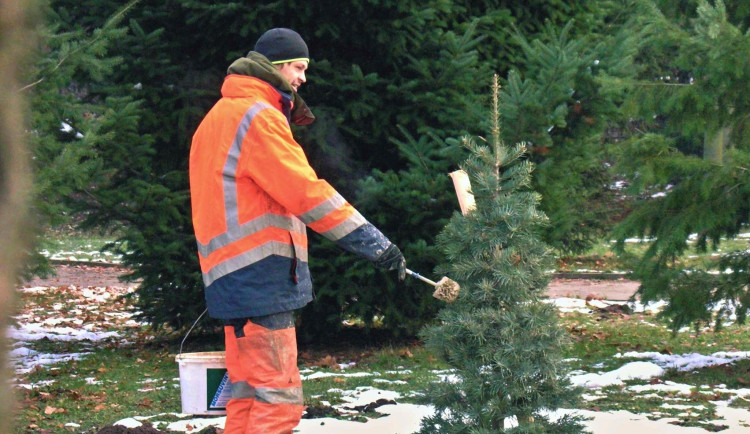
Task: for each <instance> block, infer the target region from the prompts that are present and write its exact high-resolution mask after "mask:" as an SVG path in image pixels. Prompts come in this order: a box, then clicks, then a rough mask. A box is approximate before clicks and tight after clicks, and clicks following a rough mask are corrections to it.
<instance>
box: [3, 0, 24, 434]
mask: <svg viewBox="0 0 750 434" xmlns="http://www.w3.org/2000/svg"><path fill="white" fill-rule="evenodd" d="M30 3H32V2H27V1H23V0H20V1H19V0H0V101H2V104H0V240H2V243H3V245H2V248H1V249H0V384H2V387H3V388H9V384H10V382H9V376H10V372H9V369H8V362H7V356H8V351H7V342H6V341H7V338H6V335H5V330H6V328H7V326H8V320H9V318H10V315H11V313H12V311H13V309H14V307H15V303H14V300H13V296H14V293H13V284H14V280H15V279H14V276H15V274H16V271H17V269H18V265H19V260H20V258H21V255H20V253H21V252H22V251H23V246H24V244H25V240H26V237H24V236H23V230H22V228H23V222H24V219H25V217H26V209H27V200H26V198H27V193H28V190H29V185H30V180H29V176H28V175H29V167H28V161H27V157H28V153H27V152H26V151H25V149H24V146H23V144H22V132H23V116H22V114H23V109H22V106H21V98H20V93H19V92H18V88H19V87H20V86H19V84H18V75H19V71H20V68H19V64H20V63H21V58H22V56H21V55H22V53H23V52H24V51H25V50H24V45H25V44H27V42H28V39H29V38H28V31H29V26H28V25H29V22H28V21H27V20H26V19H25V18H26V16H27V15H26V11H27V10H29V9H28V8H29V7H30V6H29V4H30ZM12 396H13V393H12V391H11V390H7V391H3V392H0V432H12V431H13V430H12V428H11V426H12V422H13V417H12V411H13V399H12Z"/></svg>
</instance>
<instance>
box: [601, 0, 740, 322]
mask: <svg viewBox="0 0 750 434" xmlns="http://www.w3.org/2000/svg"><path fill="white" fill-rule="evenodd" d="M660 3H664V6H660ZM677 3H679V5H680V8H678V9H677V10H675V5H674V4H671V3H670V2H654V1H637V2H635V6H636V7H634V8H633V10H634V12H635V13H634V15H633V20H632V22H631V23H630V24H629V25H628V26H627V27H626V28H625V31H628V32H631V33H639V36H640V38H639V40H640V41H641V44H640V45H639V47H638V48H639V51H638V56H637V62H638V64H639V66H640V69H641V74H640V77H639V80H638V81H636V82H634V83H633V85H632V86H631V92H630V94H631V98H630V100H629V104H628V106H629V107H631V108H633V109H634V110H633V112H632V114H633V117H637V118H638V119H640V121H639V125H638V128H637V130H638V131H639V132H640V133H638V134H633V135H632V136H631V137H629V139H628V140H627V141H626V142H625V143H624V146H622V155H621V158H620V164H619V167H618V168H619V169H620V171H621V173H624V174H626V176H628V178H629V179H630V180H631V190H632V191H631V193H633V194H634V195H638V197H639V198H640V200H639V202H638V203H636V204H635V206H634V209H633V211H632V212H631V213H630V214H629V215H628V216H627V218H626V219H625V220H624V221H623V222H622V224H621V225H619V227H618V228H617V230H616V233H615V236H616V238H617V239H618V241H619V247H620V249H623V246H624V240H625V239H627V238H630V237H635V236H637V237H648V238H651V239H653V241H652V242H651V244H650V246H649V249H648V250H647V251H646V252H645V253H644V254H643V255H642V257H641V258H640V261H639V263H638V265H637V267H636V269H635V270H634V272H635V275H636V278H637V279H638V280H639V281H640V282H641V287H640V290H639V295H640V298H641V300H642V301H644V302H646V301H652V300H661V299H663V300H666V301H668V306H667V307H666V308H665V309H664V310H662V312H661V315H662V316H663V317H666V318H667V319H668V320H669V321H670V326H671V327H672V329H673V330H675V331H676V330H678V329H680V328H681V327H683V326H687V325H696V326H697V325H705V324H706V323H708V322H712V321H713V322H714V323H715V324H716V326H721V323H722V321H723V320H724V319H726V318H727V316H728V315H730V314H732V313H734V314H736V317H737V319H738V321H739V322H740V323H743V322H744V320H745V317H746V315H747V312H748V309H750V294H748V291H747V285H748V280H749V273H748V270H750V254H749V253H748V252H747V251H746V250H741V251H726V250H725V251H723V252H722V253H721V256H719V257H718V260H715V261H710V262H707V263H705V264H699V265H686V263H685V262H684V261H682V260H681V259H680V258H681V256H682V255H683V254H684V253H686V252H688V251H690V250H691V249H696V250H698V251H703V252H705V251H708V250H719V249H720V247H723V246H722V243H723V241H724V240H726V239H727V238H733V237H735V236H737V235H738V234H739V233H740V232H741V231H742V230H744V229H745V228H746V227H747V225H748V223H750V209H749V207H748V203H750V171H748V167H749V166H748V164H749V163H750V117H749V116H748V113H750V61H749V60H748V59H750V28H749V23H748V21H749V20H750V10H748V6H747V3H746V2H728V3H729V4H728V6H725V4H724V2H722V1H721V0H716V1H715V2H709V1H706V0H698V1H694V0H689V1H688V0H685V1H681V2H677ZM742 5H744V6H742Z"/></svg>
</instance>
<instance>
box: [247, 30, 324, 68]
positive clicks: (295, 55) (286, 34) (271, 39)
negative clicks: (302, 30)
mask: <svg viewBox="0 0 750 434" xmlns="http://www.w3.org/2000/svg"><path fill="white" fill-rule="evenodd" d="M255 51H257V52H258V53H260V54H262V55H264V56H266V58H268V60H270V61H271V63H273V64H277V63H286V62H296V61H298V60H305V61H308V62H309V61H310V54H309V53H308V51H307V44H305V41H303V40H302V36H300V35H299V33H297V32H295V31H294V30H291V29H285V28H281V27H279V28H275V29H271V30H269V31H267V32H266V33H264V34H263V35H262V36H261V37H260V38H258V42H256V43H255Z"/></svg>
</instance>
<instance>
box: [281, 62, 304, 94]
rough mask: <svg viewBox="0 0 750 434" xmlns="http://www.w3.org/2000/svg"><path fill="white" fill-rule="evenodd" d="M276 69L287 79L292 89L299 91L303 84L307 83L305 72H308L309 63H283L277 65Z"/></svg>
mask: <svg viewBox="0 0 750 434" xmlns="http://www.w3.org/2000/svg"><path fill="white" fill-rule="evenodd" d="M275 66H276V69H278V70H279V72H280V73H281V75H282V76H283V77H284V78H286V81H288V82H289V84H291V85H292V88H293V89H294V90H295V91H297V90H298V89H299V87H300V86H301V85H302V83H304V82H306V81H307V78H305V71H307V61H305V60H298V61H296V62H289V63H282V64H280V65H275Z"/></svg>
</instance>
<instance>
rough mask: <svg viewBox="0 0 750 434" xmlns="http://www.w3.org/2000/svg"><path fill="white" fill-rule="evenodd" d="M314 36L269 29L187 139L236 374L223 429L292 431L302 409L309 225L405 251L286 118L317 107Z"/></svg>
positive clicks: (352, 243)
mask: <svg viewBox="0 0 750 434" xmlns="http://www.w3.org/2000/svg"><path fill="white" fill-rule="evenodd" d="M308 65H309V54H308V49H307V45H306V44H305V42H304V41H303V40H302V37H301V36H300V35H299V34H297V33H296V32H294V31H293V30H290V29H285V28H275V29H271V30H269V31H267V32H266V33H264V34H263V35H262V36H261V37H260V38H259V39H258V41H257V43H256V45H255V49H254V50H253V51H251V52H250V53H248V55H247V57H243V58H240V59H238V60H236V61H235V62H233V63H232V64H231V65H230V66H229V69H228V75H227V76H226V78H225V80H224V84H223V86H222V89H221V93H222V98H221V99H220V100H219V101H218V102H217V103H216V105H215V106H214V107H213V108H212V109H211V111H210V112H209V113H208V114H207V115H206V117H205V118H204V119H203V121H202V122H201V124H200V126H199V127H198V129H197V131H196V132H195V135H194V136H193V143H192V147H191V149H190V192H191V197H192V209H193V226H194V229H195V236H196V239H197V242H198V255H199V258H200V264H201V271H202V274H203V281H204V284H205V286H206V304H207V305H208V311H209V314H210V315H211V316H212V317H214V318H219V319H221V320H224V322H225V327H224V333H225V344H226V364H227V370H228V373H229V380H230V381H231V383H232V399H231V400H230V401H229V404H228V405H227V421H226V426H225V432H226V433H228V434H231V433H264V434H269V433H290V432H292V428H294V427H295V426H297V424H298V423H299V420H300V418H301V416H302V411H303V409H304V407H303V405H302V404H303V401H302V382H301V380H300V375H299V370H298V369H297V343H296V337H295V329H294V316H293V311H294V310H295V309H299V308H301V307H303V306H304V305H306V304H307V303H308V302H310V301H311V300H312V282H311V280H310V272H309V269H308V265H307V235H306V226H309V227H310V228H311V229H313V230H314V231H316V232H318V233H320V234H322V235H323V236H325V237H326V238H328V239H330V240H332V241H334V242H336V243H337V244H338V245H339V246H340V247H342V248H343V249H346V250H348V251H350V252H352V253H355V254H357V255H359V256H362V257H364V258H366V259H369V260H371V261H373V262H374V263H375V265H376V266H377V267H379V268H382V269H386V270H397V271H398V273H399V278H401V279H403V278H404V275H405V270H406V261H405V260H404V257H403V255H402V254H401V252H400V251H399V249H398V247H396V245H395V244H393V243H391V242H390V241H389V240H388V239H387V238H386V237H385V236H384V235H383V234H382V233H381V232H380V231H379V230H378V229H377V228H375V227H374V226H373V225H372V224H370V223H369V222H367V220H365V219H364V218H363V217H362V216H361V215H360V214H359V212H357V210H355V209H354V208H353V207H352V206H351V205H350V204H349V203H348V202H347V201H346V200H345V199H344V198H343V197H341V195H339V194H338V193H337V192H336V190H334V189H333V187H331V185H330V184H328V183H327V182H326V181H324V180H321V179H318V177H317V176H316V174H315V172H314V171H313V169H312V168H311V167H310V165H309V164H308V161H307V158H306V157H305V154H304V152H303V150H302V148H301V147H300V145H299V144H297V143H296V142H295V140H294V138H293V137H292V133H291V130H290V127H289V123H290V122H293V123H295V124H298V125H306V124H309V123H311V122H312V121H313V120H314V119H315V117H314V116H313V115H312V113H311V112H310V110H309V109H308V108H307V105H306V104H305V102H304V101H303V100H302V98H300V97H299V95H298V94H297V90H298V89H299V87H300V86H301V85H302V84H304V83H305V81H306V77H305V73H306V71H307V67H308Z"/></svg>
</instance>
